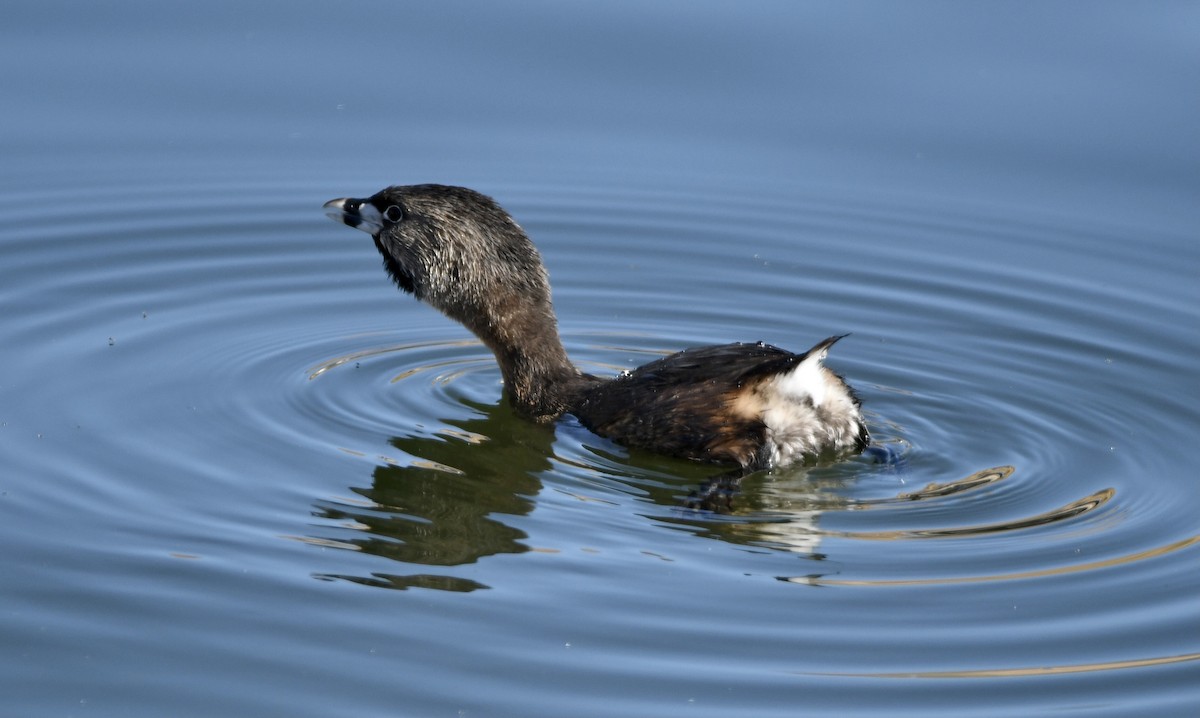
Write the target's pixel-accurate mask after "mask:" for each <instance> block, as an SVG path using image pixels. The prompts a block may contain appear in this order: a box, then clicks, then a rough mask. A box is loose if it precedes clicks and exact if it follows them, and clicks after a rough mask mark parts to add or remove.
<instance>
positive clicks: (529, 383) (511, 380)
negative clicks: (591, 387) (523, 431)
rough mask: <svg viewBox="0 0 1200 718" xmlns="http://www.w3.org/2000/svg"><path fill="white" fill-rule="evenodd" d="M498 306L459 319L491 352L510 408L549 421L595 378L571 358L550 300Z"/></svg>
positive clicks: (532, 417)
mask: <svg viewBox="0 0 1200 718" xmlns="http://www.w3.org/2000/svg"><path fill="white" fill-rule="evenodd" d="M502 309H503V310H504V311H501V312H499V313H494V314H492V315H491V316H490V317H489V318H488V319H478V318H477V317H478V316H479V315H473V316H472V317H471V319H469V320H468V321H464V322H463V324H464V325H465V326H466V327H467V328H468V329H470V330H471V331H472V332H473V333H474V334H475V335H476V336H477V337H479V338H480V340H482V341H483V343H484V344H485V345H486V346H487V347H488V348H489V349H491V350H492V353H493V354H495V355H496V362H497V363H498V364H499V365H500V373H501V375H502V376H503V377H504V386H505V389H506V390H507V392H508V395H509V400H510V401H511V402H512V405H513V408H514V409H516V410H517V411H518V412H519V413H521V414H524V415H526V416H527V417H529V418H531V419H533V420H535V421H540V422H548V421H553V420H554V419H557V418H558V417H559V416H560V415H562V414H563V413H564V412H567V411H570V410H571V407H572V406H573V405H574V404H575V402H576V399H577V397H578V395H579V393H580V391H581V390H582V388H583V387H584V386H586V385H587V384H589V383H591V382H594V381H595V380H594V379H592V378H591V377H587V376H585V375H583V374H582V373H580V371H579V369H578V368H576V367H575V365H574V364H572V363H571V360H570V358H569V357H568V356H567V350H566V348H565V347H563V343H562V339H560V338H559V335H558V324H557V321H556V320H555V317H554V310H553V308H552V307H551V305H550V302H549V300H546V301H545V302H539V303H536V304H533V305H524V304H522V305H512V306H510V307H504V308H502Z"/></svg>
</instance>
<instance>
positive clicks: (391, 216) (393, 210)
mask: <svg viewBox="0 0 1200 718" xmlns="http://www.w3.org/2000/svg"><path fill="white" fill-rule="evenodd" d="M383 218H384V219H386V220H387V221H389V222H399V221H400V220H402V219H404V210H402V209H400V207H399V206H398V205H392V206H390V207H388V208H387V209H385V210H383Z"/></svg>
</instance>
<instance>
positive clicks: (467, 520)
mask: <svg viewBox="0 0 1200 718" xmlns="http://www.w3.org/2000/svg"><path fill="white" fill-rule="evenodd" d="M472 408H474V409H475V410H476V411H477V414H476V415H475V416H474V417H472V418H466V419H454V420H448V421H446V422H445V423H446V425H447V428H445V429H443V430H441V431H438V432H436V433H435V434H434V435H421V436H401V437H395V438H393V439H391V441H390V442H389V443H390V444H391V445H392V447H394V448H395V449H396V450H398V452H399V453H400V454H401V455H402V456H407V457H409V458H408V459H406V460H398V461H396V462H395V463H386V464H381V465H379V466H376V467H375V469H374V471H373V473H372V476H371V484H370V486H369V487H366V488H354V489H353V491H354V492H355V493H357V494H360V495H361V496H362V497H363V498H364V499H365V501H364V502H363V503H362V504H361V505H355V504H351V503H348V502H346V503H343V502H338V503H334V502H329V501H326V502H322V503H321V504H320V505H319V506H318V507H317V508H318V511H319V513H320V515H322V516H323V517H325V518H328V519H331V520H334V521H337V522H340V523H343V524H347V523H349V524H351V525H353V526H354V527H355V528H357V529H358V530H359V533H360V535H359V536H357V537H355V538H352V539H350V540H349V541H346V540H344V539H343V540H342V542H343V543H350V544H353V545H354V546H355V547H356V548H358V549H360V550H362V551H365V552H367V553H371V554H374V555H377V556H382V557H384V558H390V559H394V560H396V561H399V562H403V563H406V564H419V565H424V566H459V565H463V564H470V563H474V562H476V561H478V560H479V559H481V558H483V557H485V556H493V555H496V554H503V553H521V552H524V551H528V550H529V547H528V546H527V545H525V544H524V543H522V542H523V541H524V540H525V539H526V538H527V536H526V535H525V533H524V532H523V531H521V530H520V529H517V528H514V527H513V526H510V525H509V524H507V523H505V522H504V520H503V517H504V516H506V515H507V516H521V515H525V514H528V513H529V512H530V511H531V510H532V509H533V506H534V502H533V500H532V498H531V497H533V496H535V495H536V494H537V493H538V492H539V491H541V488H542V482H541V481H540V480H539V479H538V475H539V474H540V473H541V472H543V471H545V470H547V469H549V468H550V466H551V463H550V459H549V457H550V456H551V455H552V454H551V445H552V443H553V440H554V432H553V429H552V428H550V427H546V426H541V425H537V424H531V423H529V422H526V421H522V420H520V419H519V418H517V417H516V416H515V415H513V413H512V411H511V410H510V409H509V408H508V406H507V404H503V405H498V406H472ZM331 578H342V579H346V580H351V581H356V582H359V583H366V584H370V585H378V586H385V587H389V588H407V587H409V586H422V587H427V588H440V589H445V590H458V591H466V590H474V589H477V588H486V586H484V585H482V584H479V583H477V582H474V581H469V580H464V579H458V578H454V577H450V576H443V575H438V574H418V575H413V576H393V575H384V574H376V575H374V576H372V577H370V578H363V577H353V576H336V577H333V576H331Z"/></svg>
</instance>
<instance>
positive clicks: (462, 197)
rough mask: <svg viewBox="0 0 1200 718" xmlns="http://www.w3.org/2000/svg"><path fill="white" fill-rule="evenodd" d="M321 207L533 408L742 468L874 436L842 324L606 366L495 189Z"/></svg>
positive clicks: (426, 190)
mask: <svg viewBox="0 0 1200 718" xmlns="http://www.w3.org/2000/svg"><path fill="white" fill-rule="evenodd" d="M325 211H326V214H328V215H329V217H330V218H332V219H334V220H336V221H338V222H342V223H344V224H346V225H349V226H350V227H354V228H355V229H361V230H362V231H364V232H366V233H368V234H370V235H371V237H372V239H374V241H375V247H376V248H377V249H378V250H379V253H380V254H381V255H382V256H383V264H384V267H385V268H386V269H387V272H388V274H389V275H391V277H392V280H393V281H395V283H396V285H397V286H399V287H400V289H402V290H404V291H405V292H408V293H411V294H412V295H414V296H415V297H416V298H417V299H419V300H421V301H424V302H426V303H428V304H429V305H431V306H433V307H434V308H435V309H438V310H439V311H441V312H442V313H443V314H445V315H446V316H447V317H449V318H450V319H453V320H455V321H457V322H460V323H461V324H462V325H463V326H465V327H466V328H467V329H469V330H470V331H471V332H472V333H474V334H475V336H477V337H479V339H480V340H481V341H482V342H483V343H484V344H485V345H486V346H487V347H488V348H489V349H491V351H492V353H493V354H495V355H496V361H497V362H498V363H499V365H500V373H501V374H502V376H503V377H504V386H505V389H506V390H507V393H508V397H509V401H510V403H511V404H512V406H513V408H514V409H515V410H516V411H517V412H518V413H519V414H521V415H523V416H525V417H527V418H528V419H531V420H533V421H537V422H551V421H554V420H555V419H557V418H559V417H560V416H562V415H563V414H566V413H569V414H572V415H574V416H575V417H576V418H578V419H579V422H580V423H581V424H583V425H584V426H585V427H587V428H588V429H589V430H591V431H593V432H595V433H596V434H599V435H600V436H604V437H607V438H609V439H611V440H613V441H615V442H617V443H619V444H622V445H624V446H627V447H631V448H636V449H645V450H649V451H653V452H657V453H662V454H670V455H674V456H679V457H684V458H689V459H699V460H703V461H711V462H717V463H734V464H737V465H738V466H740V467H741V469H742V471H743V472H751V471H757V470H761V469H770V468H778V467H782V466H786V465H788V464H791V463H794V462H799V461H805V460H812V459H816V458H837V457H845V456H849V455H852V454H857V453H860V452H862V451H863V450H864V449H865V448H866V447H867V445H868V443H869V441H870V435H869V434H868V432H867V427H866V425H865V424H864V423H863V418H862V413H861V411H860V408H859V400H858V397H857V396H856V395H855V394H854V391H853V390H852V389H851V388H850V387H849V386H848V385H847V384H846V382H845V381H844V380H843V379H842V377H840V376H839V375H838V374H836V373H834V372H833V371H832V370H830V369H828V368H827V367H825V366H824V365H823V364H822V361H823V360H824V359H825V357H826V354H827V353H828V352H829V349H830V347H832V346H833V345H834V343H836V342H837V341H838V340H839V339H841V338H842V337H841V336H834V337H830V338H828V339H825V340H824V341H821V342H818V343H817V344H816V346H814V347H813V348H811V349H809V350H808V351H806V352H803V353H800V354H794V353H792V352H789V351H786V350H784V349H780V348H778V347H773V346H770V345H767V344H763V343H761V342H759V343H756V344H743V343H736V344H722V345H718V346H709V347H701V348H696V349H686V350H684V351H681V352H677V353H675V354H672V355H670V356H667V357H663V358H662V359H658V360H656V361H653V362H650V363H649V364H646V365H645V366H642V367H639V368H637V369H634V370H632V371H629V372H624V373H622V374H621V375H619V376H617V377H615V378H612V379H603V378H599V377H595V376H592V375H590V374H585V373H583V372H581V371H579V369H578V368H577V367H576V366H575V365H574V364H572V363H571V360H570V359H569V358H568V357H567V352H566V349H564V348H563V344H562V340H561V339H560V338H559V335H558V323H557V320H556V319H555V316H554V308H553V305H552V304H551V301H550V280H549V277H548V275H547V273H546V269H545V266H544V265H543V264H542V260H541V257H540V255H539V254H538V251H537V249H536V248H535V247H534V246H533V242H531V241H530V239H529V237H528V236H527V235H526V234H525V231H524V230H523V229H521V227H520V225H518V224H517V222H516V221H515V220H514V219H513V218H512V217H511V216H510V215H509V214H508V212H506V211H505V210H504V209H503V208H501V207H500V205H499V204H497V203H496V202H495V200H493V199H491V198H490V197H487V196H485V195H483V194H480V193H479V192H476V191H474V190H471V189H467V188H465V187H450V186H445V185H435V184H425V185H413V186H407V187H388V188H387V189H384V190H382V191H380V192H378V193H376V194H374V195H372V196H370V197H367V198H365V199H353V198H343V199H335V200H330V201H329V202H326V203H325ZM843 336H844V335H843Z"/></svg>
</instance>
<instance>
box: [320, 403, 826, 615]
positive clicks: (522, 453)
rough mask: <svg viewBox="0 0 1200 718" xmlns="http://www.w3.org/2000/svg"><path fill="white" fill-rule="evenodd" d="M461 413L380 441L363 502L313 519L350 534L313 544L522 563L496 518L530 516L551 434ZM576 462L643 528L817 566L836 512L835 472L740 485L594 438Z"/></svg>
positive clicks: (437, 581)
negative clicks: (826, 525) (826, 522)
mask: <svg viewBox="0 0 1200 718" xmlns="http://www.w3.org/2000/svg"><path fill="white" fill-rule="evenodd" d="M469 408H470V409H472V410H473V415H472V416H470V417H466V418H456V419H447V420H444V421H443V428H442V429H440V430H438V431H433V432H429V431H427V432H425V433H424V434H422V435H413V436H402V437H395V438H393V439H391V440H390V442H389V443H390V444H391V447H392V448H393V449H394V453H395V456H392V457H388V459H387V461H386V463H381V464H380V465H377V466H376V467H375V468H374V470H373V472H372V476H371V481H370V485H369V486H368V487H361V488H354V489H352V490H353V491H354V492H355V493H357V494H359V495H360V496H361V497H362V499H363V500H362V501H332V500H327V501H322V502H320V503H319V504H318V505H317V507H316V508H317V513H318V515H320V516H321V517H323V518H325V519H328V520H330V521H332V522H334V523H337V524H340V525H342V526H347V527H350V528H351V529H353V535H352V536H351V537H350V538H348V539H347V538H344V537H343V538H339V539H337V540H333V539H331V538H329V537H323V538H316V539H314V541H315V542H327V543H336V544H340V545H343V546H346V547H350V546H353V548H356V549H358V550H361V551H363V552H366V553H370V554H373V555H376V556H380V557H384V558H388V559H392V560H394V561H396V562H397V565H408V566H414V565H416V566H431V567H451V566H460V565H465V564H472V563H475V562H477V561H479V560H480V559H481V558H484V557H487V556H493V555H498V554H515V553H522V552H525V551H529V550H530V546H529V545H528V544H527V543H526V541H527V539H528V536H527V535H526V534H525V533H524V532H523V531H522V530H521V529H519V528H516V527H514V526H513V525H512V524H513V522H511V521H508V520H507V519H506V517H514V516H523V515H526V514H528V513H530V512H531V511H532V510H533V508H534V507H535V497H536V496H537V495H538V494H539V493H540V492H541V490H542V487H543V483H542V479H541V477H542V475H543V473H545V472H548V471H551V470H553V468H554V462H553V461H552V459H553V457H554V456H555V429H556V427H554V426H544V425H538V424H533V423H530V422H528V421H524V420H522V419H521V418H519V417H517V416H516V415H515V414H514V413H513V411H512V410H511V409H510V408H509V406H508V404H507V402H502V403H500V404H496V405H483V404H475V403H470V404H469ZM581 431H582V429H581ZM584 450H585V451H586V452H587V456H588V463H589V464H590V466H589V468H591V469H594V470H595V472H596V474H597V475H603V478H604V479H605V480H607V481H614V482H619V483H620V484H623V485H624V486H623V487H622V488H623V489H624V493H627V494H632V495H636V496H638V497H639V498H638V499H636V500H638V501H642V502H645V503H648V504H650V505H651V506H650V508H649V510H647V509H646V507H644V506H643V507H641V508H639V513H641V514H642V515H643V516H645V517H646V518H647V519H648V520H652V521H655V522H658V523H661V524H671V525H674V526H677V527H686V528H688V529H689V530H690V531H692V532H693V533H695V534H697V535H699V536H704V537H708V538H711V539H717V540H721V541H726V542H729V543H735V544H740V545H753V546H758V547H770V548H773V549H777V550H786V551H789V552H793V553H797V554H801V555H804V556H806V557H808V558H811V559H815V560H820V559H822V558H823V556H822V554H821V553H820V552H819V547H820V543H821V532H820V531H819V529H818V525H817V523H818V518H819V517H820V515H821V514H822V513H823V512H824V511H826V510H829V509H831V508H834V509H836V508H844V506H845V505H846V503H847V501H846V500H845V499H843V498H842V497H841V496H840V495H839V494H838V492H837V491H836V490H831V489H830V487H834V488H835V489H836V487H838V486H844V485H845V477H842V476H839V475H837V474H836V472H835V474H834V475H832V476H823V477H822V478H815V477H812V476H809V475H808V473H807V470H805V469H803V468H800V469H795V470H792V471H790V472H789V473H788V475H787V476H784V477H778V476H770V477H764V476H763V475H755V476H752V477H749V478H748V479H746V480H740V478H739V477H736V476H735V475H733V474H721V475H717V476H715V477H714V470H715V471H718V472H719V471H720V469H719V467H714V466H712V465H706V464H700V463H696V462H688V461H683V460H677V459H670V458H664V457H659V456H654V455H645V454H637V453H635V454H633V455H632V456H631V455H628V454H625V453H623V450H622V449H620V448H619V447H615V446H613V445H611V444H607V443H606V442H604V441H603V440H600V439H598V438H597V439H596V444H595V446H585V447H584ZM611 452H617V453H611ZM697 497H700V500H698V499H697ZM321 577H322V578H330V579H342V580H348V581H354V582H356V583H361V584H366V585H372V586H380V587H385V588H398V589H404V588H409V587H423V588H435V589H440V590H449V591H472V590H477V589H481V588H488V586H486V585H484V584H481V583H479V582H476V581H473V580H469V579H464V578H460V577H455V576H451V575H447V574H445V573H444V572H438V571H433V572H425V571H422V572H420V573H415V574H390V573H375V574H372V575H370V576H351V575H329V574H327V575H323V576H321Z"/></svg>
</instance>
